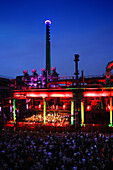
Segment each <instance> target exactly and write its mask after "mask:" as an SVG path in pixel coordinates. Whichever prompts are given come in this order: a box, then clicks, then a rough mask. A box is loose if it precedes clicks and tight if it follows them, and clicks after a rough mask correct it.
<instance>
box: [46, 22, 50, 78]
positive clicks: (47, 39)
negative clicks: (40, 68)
mask: <svg viewBox="0 0 113 170" xmlns="http://www.w3.org/2000/svg"><path fill="white" fill-rule="evenodd" d="M45 24H46V74H47V75H51V54H50V24H51V21H50V20H46V21H45Z"/></svg>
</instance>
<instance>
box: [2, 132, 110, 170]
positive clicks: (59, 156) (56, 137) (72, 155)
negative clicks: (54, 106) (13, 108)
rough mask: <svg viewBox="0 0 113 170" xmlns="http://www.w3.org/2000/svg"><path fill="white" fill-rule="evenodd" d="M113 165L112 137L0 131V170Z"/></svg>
mask: <svg viewBox="0 0 113 170" xmlns="http://www.w3.org/2000/svg"><path fill="white" fill-rule="evenodd" d="M112 166H113V135H112V134H102V133H99V132H90V133H86V132H79V131H78V132H76V133H66V134H64V133H44V132H32V131H31V132H27V131H26V132H25V131H24V132H22V131H15V132H11V131H6V132H5V131H0V170H2V169H3V170H4V169H5V170H13V169H14V170H19V169H22V170H29V169H30V170H35V169H36V170H49V169H50V170H71V169H72V170H75V169H77V170H79V169H83V170H84V169H88V170H90V169H91V170H92V169H95V170H100V169H112Z"/></svg>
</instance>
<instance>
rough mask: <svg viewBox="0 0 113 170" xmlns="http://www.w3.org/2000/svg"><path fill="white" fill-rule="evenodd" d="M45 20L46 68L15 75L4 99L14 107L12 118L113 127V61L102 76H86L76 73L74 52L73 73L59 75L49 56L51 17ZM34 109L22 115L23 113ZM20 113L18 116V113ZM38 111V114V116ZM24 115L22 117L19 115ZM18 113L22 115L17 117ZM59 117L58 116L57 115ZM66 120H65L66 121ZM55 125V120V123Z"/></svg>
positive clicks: (15, 120)
mask: <svg viewBox="0 0 113 170" xmlns="http://www.w3.org/2000/svg"><path fill="white" fill-rule="evenodd" d="M45 24H46V69H42V70H41V71H42V74H41V75H38V74H37V73H36V71H35V70H32V75H29V74H28V72H27V71H24V72H23V73H24V75H23V76H17V77H16V80H15V89H13V90H12V96H11V97H9V98H5V99H4V105H5V103H7V101H9V100H10V101H11V106H13V110H11V111H10V113H9V114H11V113H12V117H11V118H12V119H11V120H12V121H13V123H14V124H16V123H17V124H18V123H19V122H21V121H24V120H30V121H31V120H32V121H33V122H35V123H36V122H38V121H39V120H40V121H39V122H41V123H42V124H44V125H48V124H49V123H50V115H51V117H52V119H53V117H55V118H56V119H57V121H56V122H55V120H56V119H55V120H51V122H52V123H53V124H54V123H57V122H59V120H60V119H61V121H60V123H57V125H59V126H60V125H61V122H62V126H63V124H66V123H67V124H69V125H70V126H75V125H78V126H79V125H81V127H85V125H88V124H93V125H96V124H101V125H103V124H104V125H107V126H109V127H113V119H112V110H113V106H112V105H113V103H112V98H113V76H112V75H111V70H112V69H113V61H112V62H110V63H108V65H107V67H106V71H105V72H106V75H105V76H102V77H91V78H85V77H84V76H83V72H82V76H81V77H79V76H78V75H79V71H78V61H79V55H78V54H76V55H75V59H74V61H75V73H74V75H75V77H74V76H73V77H69V78H68V77H59V74H58V73H57V72H56V68H54V67H53V68H51V57H50V24H51V22H50V20H46V21H45ZM31 112H33V113H34V112H35V114H33V115H32V116H31V119H29V118H28V117H26V118H25V115H26V114H28V113H30V114H31ZM20 115H21V116H20ZM38 115H39V116H38ZM22 116H23V117H22ZM20 117H22V119H21V120H20ZM57 117H58V118H59V119H58V118H57ZM66 121H67V122H66ZM55 125H56V124H55Z"/></svg>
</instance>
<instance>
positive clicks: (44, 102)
mask: <svg viewBox="0 0 113 170" xmlns="http://www.w3.org/2000/svg"><path fill="white" fill-rule="evenodd" d="M43 108H44V109H43V116H44V124H46V98H43Z"/></svg>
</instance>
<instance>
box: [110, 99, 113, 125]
mask: <svg viewBox="0 0 113 170" xmlns="http://www.w3.org/2000/svg"><path fill="white" fill-rule="evenodd" d="M112 126H113V124H112V97H110V124H109V127H112Z"/></svg>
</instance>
